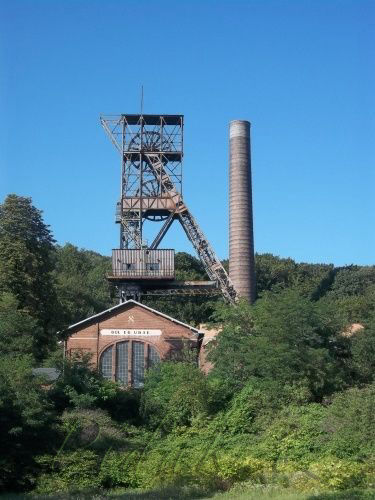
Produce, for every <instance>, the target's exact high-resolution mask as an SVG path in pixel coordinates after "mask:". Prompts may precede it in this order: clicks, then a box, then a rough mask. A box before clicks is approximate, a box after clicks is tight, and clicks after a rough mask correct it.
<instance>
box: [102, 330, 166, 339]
mask: <svg viewBox="0 0 375 500" xmlns="http://www.w3.org/2000/svg"><path fill="white" fill-rule="evenodd" d="M100 334H101V335H122V336H136V337H154V336H160V335H161V330H135V329H131V330H129V329H124V328H114V329H109V328H103V329H102V330H100Z"/></svg>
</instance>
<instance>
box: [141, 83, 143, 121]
mask: <svg viewBox="0 0 375 500" xmlns="http://www.w3.org/2000/svg"><path fill="white" fill-rule="evenodd" d="M141 115H143V85H141Z"/></svg>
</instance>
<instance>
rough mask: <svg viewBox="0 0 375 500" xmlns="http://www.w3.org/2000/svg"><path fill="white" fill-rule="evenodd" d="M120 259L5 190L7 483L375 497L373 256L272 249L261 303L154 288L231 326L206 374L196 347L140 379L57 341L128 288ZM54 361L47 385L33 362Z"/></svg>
mask: <svg viewBox="0 0 375 500" xmlns="http://www.w3.org/2000/svg"><path fill="white" fill-rule="evenodd" d="M291 253H292V249H291ZM225 264H227V263H225ZM110 265H111V264H110V258H109V257H106V256H102V255H99V254H98V253H95V252H93V251H90V250H84V249H78V248H77V247H75V246H74V245H72V244H66V245H64V246H62V247H61V246H58V245H57V244H56V242H55V241H54V239H53V235H52V231H51V229H50V228H49V227H48V226H47V225H46V224H45V223H44V221H43V217H42V213H41V211H40V210H38V209H37V208H35V207H34V206H33V204H32V201H31V199H29V198H23V197H19V196H16V195H9V196H8V197H7V198H6V199H5V201H4V202H3V203H2V204H1V205H0V348H1V356H0V414H1V426H2V432H1V433H0V447H1V449H3V450H7V453H6V455H3V456H2V460H1V462H0V488H1V489H2V490H3V491H23V492H25V491H29V490H32V491H33V492H34V493H38V494H50V493H51V494H52V495H56V492H68V491H70V490H79V491H82V492H88V491H91V492H92V491H99V490H101V491H106V490H108V489H111V488H116V487H121V488H125V490H126V491H127V490H128V489H131V488H137V489H141V490H148V491H150V492H152V491H155V492H156V493H155V495H156V496H155V498H171V497H170V496H164V497H163V495H164V493H163V491H164V489H165V488H166V487H170V488H172V487H173V488H177V490H176V491H178V493H176V494H175V495H177V496H172V498H204V497H205V496H207V495H208V494H209V493H210V492H212V491H218V490H227V489H230V488H231V487H232V486H233V485H234V484H235V483H237V482H241V481H246V482H247V484H248V487H249V488H250V490H251V491H252V488H256V487H259V485H263V486H262V487H264V488H276V489H278V488H279V489H280V490H283V489H285V490H286V491H294V492H297V493H298V492H300V493H301V495H302V493H303V492H305V493H306V492H307V493H309V492H310V493H311V494H312V492H321V494H322V495H323V494H325V493H324V492H329V491H331V492H337V491H346V492H349V493H348V495H356V496H348V497H345V498H373V497H371V496H369V495H373V493H374V491H375V484H374V476H375V420H374V418H375V382H374V375H375V266H358V265H350V266H345V267H334V266H333V265H331V264H308V263H296V262H294V261H293V260H292V259H291V258H287V259H286V258H279V257H277V256H274V255H272V254H260V255H256V271H257V293H258V299H257V301H256V303H255V304H254V305H253V306H250V305H249V304H247V303H245V302H241V301H240V302H239V304H238V305H236V306H231V307H230V306H228V305H226V304H224V303H223V301H222V299H221V298H220V297H211V298H207V297H191V298H186V297H181V298H173V300H171V299H169V298H163V297H155V298H151V297H150V298H149V299H147V303H148V304H150V305H152V307H154V308H156V309H159V310H161V311H163V312H166V313H168V314H170V315H172V316H174V317H176V318H178V319H180V320H183V321H185V322H189V323H191V324H193V325H198V324H199V323H202V322H204V323H212V324H220V325H221V327H222V332H221V333H220V334H219V335H218V337H217V340H216V341H215V342H212V343H211V349H210V354H209V356H210V359H211V360H212V361H213V362H214V369H213V370H212V372H211V373H210V374H209V375H208V376H206V375H204V374H203V373H202V372H201V371H200V370H199V369H198V368H197V366H196V360H195V358H194V356H191V355H187V356H186V359H185V361H183V362H171V361H168V362H162V363H161V364H160V365H157V366H155V367H154V368H152V369H150V370H149V371H148V373H147V376H146V382H145V386H144V388H143V389H142V390H137V391H134V390H124V389H123V388H121V387H120V386H119V385H117V384H115V383H113V382H111V381H108V380H104V379H103V378H102V377H101V376H100V374H98V373H94V372H92V371H91V370H90V369H89V360H88V359H86V358H84V357H83V358H77V359H74V360H63V358H62V351H61V346H60V345H59V343H58V341H59V340H60V337H61V336H62V335H63V334H59V333H57V332H63V330H64V328H65V327H66V326H68V325H69V324H72V323H74V322H76V321H79V320H81V319H84V318H85V317H87V316H90V315H92V314H94V313H97V312H99V311H101V310H103V309H106V308H108V307H110V306H111V305H113V304H115V303H116V298H115V293H114V290H113V289H112V288H111V286H110V285H108V282H107V280H106V279H105V274H106V272H107V271H108V270H109V269H110ZM176 274H177V279H194V280H196V279H206V276H205V273H204V270H203V268H202V265H201V264H200V262H199V261H198V260H197V259H196V258H195V257H193V256H191V255H189V254H187V253H177V255H176ZM353 324H357V326H356V328H353ZM42 365H43V366H53V367H57V368H59V370H60V371H61V376H60V377H59V378H58V379H57V381H55V382H53V383H52V384H50V385H49V388H48V390H46V388H45V384H46V381H45V380H43V379H41V378H38V377H36V376H33V375H32V369H33V368H34V367H36V366H42ZM250 490H249V491H250ZM350 492H352V493H350ZM67 494H68V493H67ZM327 494H328V493H327ZM166 495H167V493H166ZM183 495H185V496H183ZM188 495H190V496H188ZM332 495H333V493H332ZM366 495H367V496H366ZM54 497H56V496H54ZM75 498H76V497H75ZM124 498H126V497H124ZM150 498H151V497H150ZM301 498H302V497H301ZM304 498H305V497H304ZM306 498H307V497H306ZM321 498H323V497H321ZM324 498H334V496H329V497H328V496H327V497H324ZM337 498H344V497H340V496H337Z"/></svg>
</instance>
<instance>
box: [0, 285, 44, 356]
mask: <svg viewBox="0 0 375 500" xmlns="http://www.w3.org/2000/svg"><path fill="white" fill-rule="evenodd" d="M41 336H42V332H41V326H40V325H39V324H38V321H37V320H35V319H34V318H32V317H31V316H30V315H29V314H28V313H27V312H26V311H24V310H21V309H19V307H18V301H17V299H16V297H15V296H14V295H12V294H11V293H8V292H3V293H1V294H0V352H1V353H2V355H6V354H8V355H12V356H17V355H22V354H30V353H34V354H37V351H38V349H39V338H40V337H41Z"/></svg>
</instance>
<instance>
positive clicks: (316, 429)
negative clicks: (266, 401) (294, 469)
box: [255, 403, 325, 466]
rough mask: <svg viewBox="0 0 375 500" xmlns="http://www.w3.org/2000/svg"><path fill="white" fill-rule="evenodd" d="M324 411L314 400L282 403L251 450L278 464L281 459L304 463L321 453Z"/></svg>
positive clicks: (282, 460) (306, 463)
mask: <svg viewBox="0 0 375 500" xmlns="http://www.w3.org/2000/svg"><path fill="white" fill-rule="evenodd" d="M324 414H325V412H324V408H323V407H322V406H321V405H318V404H316V403H313V404H309V405H305V406H288V407H285V408H284V409H283V410H282V411H281V412H279V413H277V414H276V415H275V418H274V421H273V423H272V424H271V425H269V426H268V427H267V429H266V430H265V432H264V433H263V435H262V436H261V437H260V438H259V442H258V445H257V447H256V450H255V452H256V453H257V454H259V456H261V457H263V458H265V459H266V460H271V461H273V462H275V463H276V462H277V463H278V464H279V463H282V462H284V461H285V462H292V463H295V464H299V466H301V465H302V466H307V465H308V464H309V463H310V462H311V461H313V460H314V457H317V456H320V455H321V453H322V447H323V442H322V441H323V435H324V432H323V429H322V426H321V422H322V419H323V418H324Z"/></svg>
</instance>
